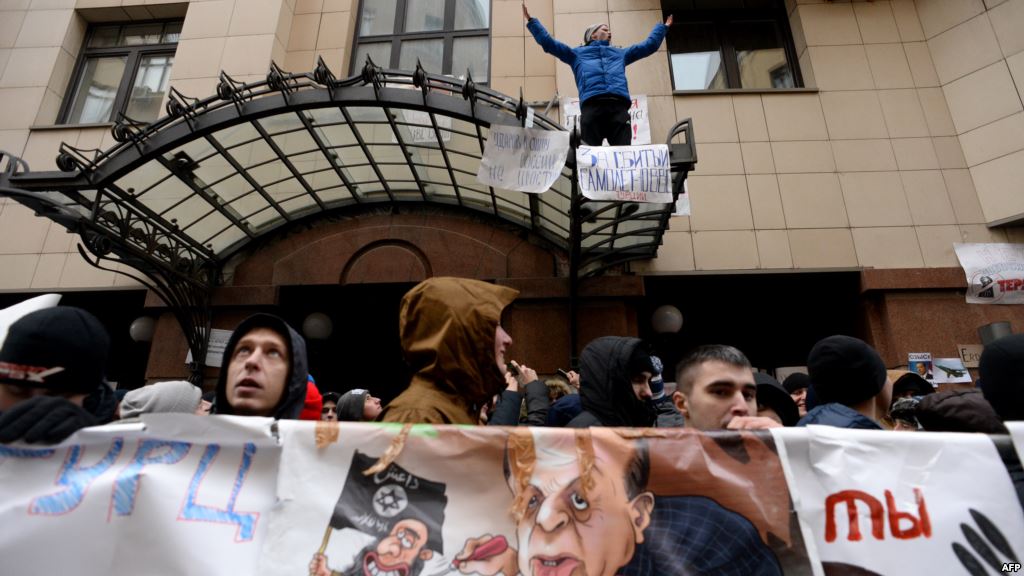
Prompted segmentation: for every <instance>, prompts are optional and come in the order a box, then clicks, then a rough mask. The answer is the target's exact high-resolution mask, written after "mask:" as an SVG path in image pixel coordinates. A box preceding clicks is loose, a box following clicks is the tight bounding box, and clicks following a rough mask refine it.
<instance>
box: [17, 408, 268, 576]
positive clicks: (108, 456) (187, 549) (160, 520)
mask: <svg viewBox="0 0 1024 576" xmlns="http://www.w3.org/2000/svg"><path fill="white" fill-rule="evenodd" d="M271 423H272V420H271V419H269V418H241V417H198V416H191V417H188V416H178V415H154V416H146V417H145V425H143V424H138V423H137V424H120V425H114V426H105V427H99V428H89V429H86V430H83V431H80V432H78V433H77V434H75V435H74V436H72V437H71V438H69V439H68V441H66V442H64V443H62V444H59V445H55V446H45V447H42V446H4V445H0V487H2V488H0V526H3V527H4V528H3V529H2V530H0V558H2V566H3V568H2V569H0V572H2V573H4V574H10V575H12V576H14V575H18V576H23V575H31V574H76V575H78V576H92V575H95V576H108V575H110V574H255V573H256V571H257V564H258V561H259V555H260V550H261V549H262V546H263V540H264V537H265V534H266V528H267V518H268V515H269V514H270V512H271V511H272V509H273V507H274V505H275V501H276V499H275V490H274V486H275V483H276V479H277V471H278V468H279V460H280V455H281V450H280V447H279V446H278V444H277V442H276V441H275V439H274V437H273V436H272V435H271V433H270V432H271ZM144 426H145V429H143V427H144Z"/></svg>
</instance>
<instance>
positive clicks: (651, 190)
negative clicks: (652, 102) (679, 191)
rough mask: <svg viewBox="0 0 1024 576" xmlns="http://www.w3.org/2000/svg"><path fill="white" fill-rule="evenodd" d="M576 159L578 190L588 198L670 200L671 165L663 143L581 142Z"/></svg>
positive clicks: (645, 200) (632, 200) (640, 200)
mask: <svg viewBox="0 0 1024 576" xmlns="http://www.w3.org/2000/svg"><path fill="white" fill-rule="evenodd" d="M576 162H577V172H578V174H579V183H580V190H581V191H582V192H583V195H584V196H586V197H587V198H589V199H591V200H612V201H629V202H647V203H654V204H668V203H670V202H672V168H671V165H670V164H669V154H668V146H666V145H665V144H651V145H647V146H600V147H595V146H580V147H579V148H577V149H576Z"/></svg>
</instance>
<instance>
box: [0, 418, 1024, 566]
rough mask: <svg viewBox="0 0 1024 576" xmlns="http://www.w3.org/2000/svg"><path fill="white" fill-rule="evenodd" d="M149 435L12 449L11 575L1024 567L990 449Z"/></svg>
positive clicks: (126, 433) (440, 432)
mask: <svg viewBox="0 0 1024 576" xmlns="http://www.w3.org/2000/svg"><path fill="white" fill-rule="evenodd" d="M142 420H143V421H142V422H141V423H135V424H114V425H109V426H104V427H97V428H89V429H85V430H82V431H80V432H78V433H76V434H75V435H73V436H72V437H71V438H69V439H68V440H67V441H65V442H63V443H61V444H58V445H54V446H34V445H33V446H29V445H2V446H0V486H3V490H0V524H2V525H3V526H5V527H7V529H5V530H0V556H2V558H3V572H4V573H5V574H8V573H9V574H18V575H21V574H76V575H82V576H93V575H96V576H99V575H107V574H153V573H159V574H203V575H204V576H205V575H212V576H216V575H220V574H224V575H234V574H253V575H279V574H281V575H283V574H318V575H320V574H331V573H332V572H337V573H339V574H359V575H361V576H366V575H371V576H372V575H373V574H380V575H383V574H389V573H391V574H406V575H408V576H420V575H423V576H425V575H431V576H434V575H442V574H443V575H451V576H455V575H458V574H473V573H476V574H487V575H496V574H498V573H503V574H507V575H510V576H517V575H520V574H521V575H530V574H533V575H537V574H568V573H584V574H590V575H591V576H616V575H620V574H622V575H625V574H628V575H635V576H685V575H690V574H723V573H734V574H744V575H747V574H756V575H765V576H768V575H771V576H777V575H780V574H786V575H787V576H792V575H801V576H802V575H808V574H816V575H822V574H832V573H842V574H909V575H916V574H920V575H929V576H930V575H933V574H950V573H977V574H980V573H981V572H972V571H971V566H973V565H974V564H971V562H972V561H976V562H978V563H977V565H978V566H984V565H986V564H988V563H989V562H988V561H989V556H984V557H981V556H978V554H979V552H978V550H982V549H984V548H986V547H987V549H990V551H991V552H992V554H993V555H994V557H995V558H997V559H998V560H999V561H1001V562H1007V561H1011V559H1012V558H1017V559H1019V558H1021V556H1022V554H1024V550H1022V549H1021V543H1022V542H1024V514H1022V512H1021V506H1020V505H1019V502H1018V500H1017V497H1016V494H1015V492H1014V485H1013V482H1012V481H1011V477H1010V475H1009V473H1008V472H1007V469H1006V466H1005V465H1004V463H1003V460H1002V459H1001V457H1000V454H999V453H998V451H997V450H996V448H995V445H994V444H993V442H992V440H991V439H990V438H989V437H988V436H986V435H982V434H953V433H927V434H924V433H922V434H896V433H892V432H885V431H860V430H844V429H838V428H828V427H820V426H811V427H808V428H786V429H776V430H773V431H772V433H771V434H769V433H765V432H735V433H726V432H722V433H718V434H715V435H709V434H702V433H699V432H697V431H694V430H687V429H657V430H655V429H651V430H647V431H640V430H622V429H611V428H592V429H580V430H572V429H559V428H528V427H520V428H499V427H486V426H481V427H468V426H432V425H415V426H408V427H404V426H401V425H392V424H359V423H337V422H303V421H290V420H284V421H278V422H274V421H272V420H270V419H268V418H244V417H226V416H206V417H202V416H193V415H144V416H143V418H142ZM1008 427H1009V428H1010V431H1011V434H1012V436H1013V439H1014V442H1016V444H1017V447H1018V450H1020V448H1021V446H1020V442H1021V441H1022V439H1024V427H1022V426H1021V425H1019V424H1014V423H1010V425H1009V426H1008ZM964 526H967V527H969V528H970V530H965V529H964V528H963V527H964ZM975 535H976V536H977V538H975V537H974V536H975ZM549 537H550V538H549ZM982 541H983V542H985V543H986V546H985V547H981V546H979V545H978V543H979V542H982ZM984 554H988V553H987V552H984ZM464 559H465V560H464ZM541 568H543V569H541Z"/></svg>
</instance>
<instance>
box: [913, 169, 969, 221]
mask: <svg viewBox="0 0 1024 576" xmlns="http://www.w3.org/2000/svg"><path fill="white" fill-rule="evenodd" d="M900 178H901V180H902V181H903V190H904V192H905V193H906V195H907V204H908V205H909V206H910V215H911V217H912V218H913V220H914V225H916V226H933V225H939V224H947V225H952V224H956V223H957V221H956V214H954V213H953V204H952V203H951V202H950V201H949V194H948V193H947V192H946V182H945V180H943V178H942V172H940V171H938V170H914V171H907V172H900Z"/></svg>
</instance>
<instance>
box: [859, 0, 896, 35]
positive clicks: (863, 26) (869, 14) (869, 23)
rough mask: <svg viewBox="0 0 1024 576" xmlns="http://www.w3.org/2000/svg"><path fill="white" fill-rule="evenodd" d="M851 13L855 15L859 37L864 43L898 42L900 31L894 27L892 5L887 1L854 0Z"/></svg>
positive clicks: (894, 20)
mask: <svg viewBox="0 0 1024 576" xmlns="http://www.w3.org/2000/svg"><path fill="white" fill-rule="evenodd" d="M853 13H854V15H855V16H856V17H857V26H858V28H860V37H861V39H863V41H864V43H865V44H884V43H887V42H899V41H900V33H899V29H898V28H897V27H896V18H895V16H893V12H892V5H891V3H889V2H855V3H854V4H853Z"/></svg>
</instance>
